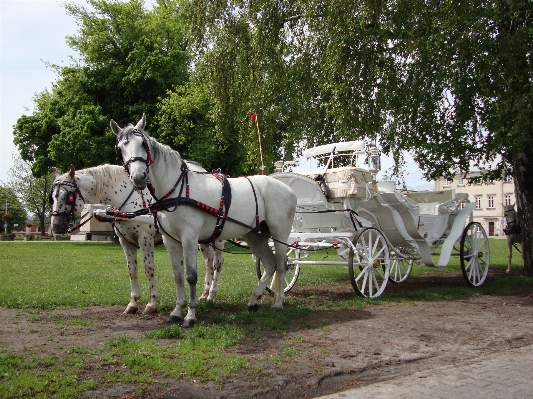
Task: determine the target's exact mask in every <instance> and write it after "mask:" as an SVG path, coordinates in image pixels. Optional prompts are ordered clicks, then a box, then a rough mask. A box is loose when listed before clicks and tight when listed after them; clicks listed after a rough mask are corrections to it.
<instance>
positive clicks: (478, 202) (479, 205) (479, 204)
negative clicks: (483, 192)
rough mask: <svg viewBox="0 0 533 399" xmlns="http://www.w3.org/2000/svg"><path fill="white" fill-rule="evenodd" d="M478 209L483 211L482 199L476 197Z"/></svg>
mask: <svg viewBox="0 0 533 399" xmlns="http://www.w3.org/2000/svg"><path fill="white" fill-rule="evenodd" d="M476 209H481V197H476Z"/></svg>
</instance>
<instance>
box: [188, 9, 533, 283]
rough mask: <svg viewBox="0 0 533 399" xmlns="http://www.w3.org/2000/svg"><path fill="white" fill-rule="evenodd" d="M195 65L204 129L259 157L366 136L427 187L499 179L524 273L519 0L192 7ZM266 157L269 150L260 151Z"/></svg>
mask: <svg viewBox="0 0 533 399" xmlns="http://www.w3.org/2000/svg"><path fill="white" fill-rule="evenodd" d="M191 5H192V7H193V8H192V9H193V11H192V13H191V16H192V18H193V28H194V29H193V30H192V33H193V37H194V40H195V43H196V44H197V47H196V49H197V54H198V57H199V60H200V61H199V62H198V63H197V70H198V72H199V74H200V75H201V76H202V78H203V80H204V81H205V84H206V85H207V86H208V87H209V88H210V90H209V93H210V95H211V96H212V101H213V102H214V104H215V107H214V110H215V113H216V116H217V117H216V118H215V123H216V128H217V129H219V130H221V131H223V130H225V129H227V127H230V126H232V127H234V128H236V129H237V130H238V131H239V132H240V133H239V134H240V137H241V140H245V142H246V145H247V148H248V154H249V157H250V158H251V157H253V156H254V155H253V154H254V153H256V151H257V148H258V146H257V140H254V138H255V131H254V127H253V126H252V125H251V124H250V123H249V122H248V119H247V118H246V114H247V113H249V112H251V111H252V110H257V111H258V113H259V115H260V117H261V118H262V119H261V120H262V122H263V123H264V124H265V126H268V129H267V135H266V138H265V143H264V144H265V145H263V149H264V150H266V151H267V152H268V154H267V157H268V159H272V157H274V156H279V155H283V154H285V153H292V155H296V154H297V152H298V147H299V146H308V145H314V144H321V143H324V142H328V141H334V140H352V139H360V138H366V139H367V140H370V141H375V142H376V143H377V144H378V145H379V146H380V147H381V148H382V149H383V151H384V152H385V153H388V154H391V155H393V156H394V157H395V158H396V160H397V165H398V166H400V167H401V165H402V152H403V151H409V152H411V154H412V155H413V157H414V159H415V161H417V162H418V164H419V166H420V167H421V169H422V170H423V171H425V176H426V177H427V178H436V177H439V176H443V175H444V176H451V175H452V174H453V173H455V172H456V171H457V170H459V171H461V172H464V173H466V172H468V171H469V170H471V169H472V168H481V167H483V168H485V169H486V170H487V173H486V174H485V175H484V178H486V179H494V178H498V177H501V176H502V175H504V174H511V175H512V176H513V177H514V181H515V190H516V198H517V206H518V208H519V217H520V220H521V223H522V226H523V232H524V236H525V245H524V249H523V254H524V271H525V273H526V274H529V275H533V181H532V179H533V178H532V177H531V176H532V175H531V174H530V173H529V172H530V171H531V170H533V131H532V130H533V129H532V122H531V121H533V90H532V79H533V77H532V76H533V60H532V57H533V51H532V50H533V48H532V47H533V3H532V2H531V1H526V0H507V1H500V0H466V1H455V0H355V1H354V0H305V1H303V0H284V1H283V0H282V1H279V0H276V1H273V0H254V1H248V0H226V1H217V2H212V1H209V0H192V1H191ZM274 154H275V155H274Z"/></svg>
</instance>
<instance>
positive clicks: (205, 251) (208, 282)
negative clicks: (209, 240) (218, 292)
mask: <svg viewBox="0 0 533 399" xmlns="http://www.w3.org/2000/svg"><path fill="white" fill-rule="evenodd" d="M200 250H201V251H202V256H203V257H204V266H205V280H204V290H203V291H202V295H201V296H200V298H199V299H200V300H203V299H209V298H208V297H209V292H210V290H211V287H212V284H213V280H214V277H215V264H214V262H215V251H214V249H213V248H212V247H211V246H210V245H204V244H200Z"/></svg>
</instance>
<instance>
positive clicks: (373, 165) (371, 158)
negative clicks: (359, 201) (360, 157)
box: [367, 147, 381, 195]
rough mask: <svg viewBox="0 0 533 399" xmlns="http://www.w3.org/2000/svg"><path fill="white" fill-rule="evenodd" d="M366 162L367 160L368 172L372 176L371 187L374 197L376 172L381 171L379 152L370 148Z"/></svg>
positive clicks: (376, 190)
mask: <svg viewBox="0 0 533 399" xmlns="http://www.w3.org/2000/svg"><path fill="white" fill-rule="evenodd" d="M367 156H368V158H367V160H368V170H369V172H370V174H371V175H372V187H373V192H374V195H376V194H377V192H378V184H377V181H376V177H377V175H378V172H379V171H380V170H381V158H380V156H381V152H380V151H379V150H378V149H377V148H376V147H370V148H369V149H368V151H367Z"/></svg>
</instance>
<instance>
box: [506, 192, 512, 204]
mask: <svg viewBox="0 0 533 399" xmlns="http://www.w3.org/2000/svg"><path fill="white" fill-rule="evenodd" d="M505 205H511V195H509V194H507V195H506V196H505Z"/></svg>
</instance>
